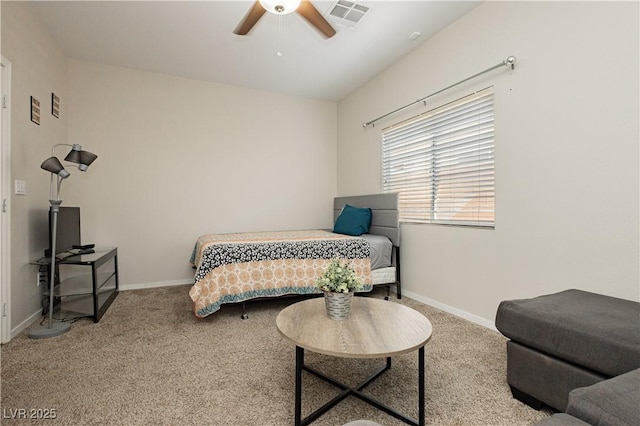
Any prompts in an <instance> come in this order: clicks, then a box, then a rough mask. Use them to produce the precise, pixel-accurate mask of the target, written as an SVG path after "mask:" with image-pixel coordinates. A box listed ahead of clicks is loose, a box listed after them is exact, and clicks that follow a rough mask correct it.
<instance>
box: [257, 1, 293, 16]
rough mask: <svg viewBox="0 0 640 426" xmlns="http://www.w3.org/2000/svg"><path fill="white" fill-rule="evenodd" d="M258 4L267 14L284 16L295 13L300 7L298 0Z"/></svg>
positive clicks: (261, 2)
mask: <svg viewBox="0 0 640 426" xmlns="http://www.w3.org/2000/svg"><path fill="white" fill-rule="evenodd" d="M260 4H261V5H262V7H264V8H265V9H266V10H267V12H270V13H275V14H276V15H286V14H289V13H292V12H295V10H296V9H297V8H298V6H300V0H260Z"/></svg>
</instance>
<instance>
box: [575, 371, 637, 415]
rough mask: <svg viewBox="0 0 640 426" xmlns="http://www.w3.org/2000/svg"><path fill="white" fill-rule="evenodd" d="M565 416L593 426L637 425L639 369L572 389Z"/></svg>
mask: <svg viewBox="0 0 640 426" xmlns="http://www.w3.org/2000/svg"><path fill="white" fill-rule="evenodd" d="M567 414H571V415H572V416H574V417H578V418H580V419H582V420H584V421H585V422H587V423H589V424H591V425H594V426H626V425H628V426H637V425H639V424H640V369H637V370H633V371H630V372H628V373H625V374H622V375H620V376H617V377H614V378H612V379H609V380H605V381H603V382H600V383H596V384H595V385H591V386H588V387H584V388H577V389H574V390H572V391H571V392H570V393H569V404H567Z"/></svg>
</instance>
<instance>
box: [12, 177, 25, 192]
mask: <svg viewBox="0 0 640 426" xmlns="http://www.w3.org/2000/svg"><path fill="white" fill-rule="evenodd" d="M15 194H16V195H27V182H25V181H23V180H18V179H16V190H15Z"/></svg>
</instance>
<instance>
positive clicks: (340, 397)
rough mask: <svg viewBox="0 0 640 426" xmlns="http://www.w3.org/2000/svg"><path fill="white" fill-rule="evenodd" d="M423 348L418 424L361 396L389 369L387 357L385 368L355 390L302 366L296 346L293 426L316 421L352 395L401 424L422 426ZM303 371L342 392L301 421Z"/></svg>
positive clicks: (420, 351) (389, 361) (419, 375)
mask: <svg viewBox="0 0 640 426" xmlns="http://www.w3.org/2000/svg"><path fill="white" fill-rule="evenodd" d="M424 366H425V360H424V346H423V347H421V348H419V350H418V422H417V423H416V421H415V420H412V419H410V418H408V417H406V416H405V415H403V414H401V413H400V412H398V411H396V410H394V409H392V408H391V407H388V406H387V405H385V404H382V403H381V402H379V401H378V400H376V399H374V398H372V397H370V396H368V395H365V394H363V393H362V392H361V391H362V390H363V389H364V388H365V387H367V386H368V385H369V384H370V383H371V382H373V381H374V380H375V379H377V378H378V377H379V376H380V375H381V374H382V373H384V372H385V371H387V370H388V369H390V368H391V357H387V359H386V363H385V366H384V367H382V368H380V370H378V371H377V372H376V373H374V374H373V375H372V376H371V377H369V378H368V379H366V380H365V381H363V382H362V383H360V384H359V385H358V386H356V388H350V387H348V386H346V385H344V384H342V383H340V382H338V381H337V380H334V379H332V378H330V377H328V376H326V375H324V374H322V373H320V372H319V371H317V370H314V369H313V368H311V367H308V366H305V365H304V349H303V348H301V347H299V346H296V402H295V405H296V407H295V426H305V425H308V424H310V423H312V422H314V421H315V420H317V419H318V418H319V417H320V416H322V415H323V414H324V413H326V412H327V411H329V409H330V408H332V407H333V406H335V405H336V404H338V403H339V402H340V401H342V400H343V399H345V398H346V397H348V396H349V395H353V396H356V397H358V398H359V399H361V400H362V401H364V402H367V403H368V404H370V405H372V406H374V407H376V408H377V409H379V410H382V411H384V412H386V413H387V414H389V415H391V416H393V417H395V418H397V419H399V420H402V421H403V422H405V423H407V424H410V425H415V426H424V424H425V410H424V397H425V391H424V387H425V374H424ZM303 370H305V371H307V372H309V373H311V374H313V375H314V376H316V377H318V378H320V379H323V380H325V381H326V382H328V383H330V384H332V385H334V386H336V387H338V388H339V389H341V390H342V392H341V393H340V394H338V395H337V396H336V397H335V398H333V399H332V400H331V401H329V402H327V403H326V404H325V405H323V406H322V407H320V408H319V409H317V410H316V411H314V412H313V413H311V414H310V415H309V416H308V417H306V418H304V419H302V371H303Z"/></svg>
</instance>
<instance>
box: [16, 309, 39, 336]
mask: <svg viewBox="0 0 640 426" xmlns="http://www.w3.org/2000/svg"><path fill="white" fill-rule="evenodd" d="M40 317H42V309H38V310H37V311H35V312H34V313H33V314H31V315H29V317H28V318H27V319H26V320H24V321H22V322H21V323H20V324H18V325H16V326H15V327H14V328H12V329H11V339H13V338H14V337H16V336H17V335H18V334H20V333H22V332H23V331H24V330H25V329H26V328H27V327H29V326H30V325H31V324H33V323H34V322H35V321H37V320H38V318H40Z"/></svg>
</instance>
